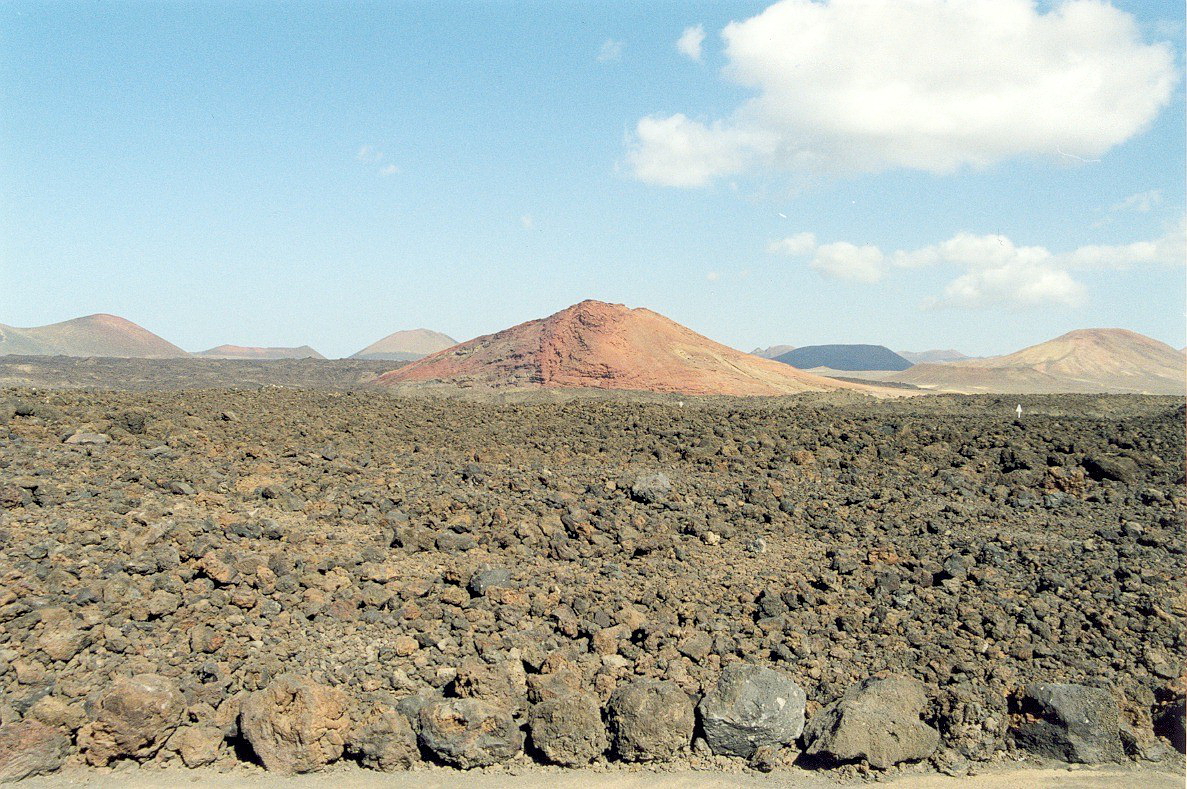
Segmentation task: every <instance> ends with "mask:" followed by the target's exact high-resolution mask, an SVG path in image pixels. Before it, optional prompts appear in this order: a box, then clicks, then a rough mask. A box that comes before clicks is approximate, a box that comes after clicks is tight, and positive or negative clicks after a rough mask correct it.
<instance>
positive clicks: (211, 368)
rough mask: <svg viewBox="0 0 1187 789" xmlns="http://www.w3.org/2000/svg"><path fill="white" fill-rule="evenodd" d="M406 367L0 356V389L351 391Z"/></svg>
mask: <svg viewBox="0 0 1187 789" xmlns="http://www.w3.org/2000/svg"><path fill="white" fill-rule="evenodd" d="M405 364H408V362H399V361H396V362H385V361H374V360H364V359H259V360H253V359H205V358H202V359H196V358H187V359H114V358H94V357H73V356H0V388H13V387H44V388H47V389H86V388H92V387H94V388H102V389H111V388H115V389H122V390H131V391H161V390H177V389H209V388H215V387H226V388H246V389H255V388H257V387H260V386H283V387H289V388H301V389H354V388H357V387H359V386H363V385H365V384H367V383H369V382H371V381H373V380H375V379H376V378H378V377H379V376H380V375H382V374H383V373H386V372H388V371H390V370H393V369H396V368H399V367H401V366H403V365H405Z"/></svg>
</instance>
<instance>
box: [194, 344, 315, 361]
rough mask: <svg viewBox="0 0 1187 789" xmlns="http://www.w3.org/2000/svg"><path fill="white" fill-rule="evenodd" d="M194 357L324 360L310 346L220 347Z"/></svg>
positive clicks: (198, 353)
mask: <svg viewBox="0 0 1187 789" xmlns="http://www.w3.org/2000/svg"><path fill="white" fill-rule="evenodd" d="M194 356H202V357H205V358H207V359H324V358H326V357H324V356H322V355H321V354H320V353H318V352H317V351H315V350H313V349H312V348H310V347H309V346H308V345H302V346H300V347H297V348H254V347H250V346H243V345H220V346H218V347H217V348H211V349H210V350H208V351H198V352H197V353H195V354H194Z"/></svg>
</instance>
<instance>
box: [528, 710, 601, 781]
mask: <svg viewBox="0 0 1187 789" xmlns="http://www.w3.org/2000/svg"><path fill="white" fill-rule="evenodd" d="M528 729H529V731H530V732H531V735H532V745H534V746H535V747H536V749H537V750H539V751H540V753H541V754H543V755H544V758H546V759H548V761H550V762H554V763H556V764H563V765H565V766H567V767H578V766H581V765H583V764H589V762H590V761H592V760H593V759H594V758H596V757H597V756H599V755H600V754H602V753H603V752H604V751H605V750H606V748H607V746H608V745H609V742H608V741H607V739H606V727H605V725H604V724H603V723H602V711H601V708H600V707H599V706H598V702H597V701H596V700H595V699H594V698H593V697H592V696H589V695H587V694H584V693H572V694H567V695H562V696H556V697H554V698H550V699H546V700H545V701H541V702H540V703H538V704H534V705H532V709H531V711H530V712H529V713H528Z"/></svg>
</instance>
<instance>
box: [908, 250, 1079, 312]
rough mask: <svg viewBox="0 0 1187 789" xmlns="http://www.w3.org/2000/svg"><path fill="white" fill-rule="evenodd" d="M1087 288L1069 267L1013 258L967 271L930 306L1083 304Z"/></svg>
mask: <svg viewBox="0 0 1187 789" xmlns="http://www.w3.org/2000/svg"><path fill="white" fill-rule="evenodd" d="M1086 298H1087V291H1086V290H1085V288H1084V286H1083V285H1082V284H1080V283H1079V282H1076V281H1075V280H1073V279H1072V277H1071V275H1070V274H1068V273H1067V272H1066V271H1061V270H1059V269H1056V268H1052V267H1051V266H1046V265H1027V264H1025V263H1021V262H1019V261H1010V262H1008V263H1005V264H1002V265H1000V266H992V267H988V268H979V269H974V270H972V271H969V272H966V273H965V274H962V275H961V276H959V277H957V278H956V279H954V280H952V281H951V282H949V283H948V286H947V287H945V288H944V293H943V295H942V296H940V297H939V298H933V299H928V300H927V301H926V302H925V303H924V306H926V307H964V308H981V307H1008V308H1012V309H1025V308H1028V307H1042V306H1050V305H1054V306H1064V307H1076V306H1079V305H1080V304H1083V303H1084V301H1085V299H1086Z"/></svg>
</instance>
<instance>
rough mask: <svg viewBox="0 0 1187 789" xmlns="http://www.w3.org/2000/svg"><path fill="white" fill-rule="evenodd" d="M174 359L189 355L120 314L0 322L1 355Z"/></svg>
mask: <svg viewBox="0 0 1187 789" xmlns="http://www.w3.org/2000/svg"><path fill="white" fill-rule="evenodd" d="M11 354H21V355H28V356H96V357H119V358H143V359H170V358H177V357H183V356H189V354H188V353H186V352H185V351H183V350H182V349H181V348H178V347H177V346H176V345H174V344H173V343H171V342H168V341H166V340H163V339H162V338H160V337H158V336H157V335H155V334H153V333H152V332H150V331H149V330H148V329H145V328H143V327H141V326H137V325H136V324H135V323H132V322H131V321H130V320H126V319H124V318H121V317H119V316H118V315H106V314H98V315H87V316H86V317H84V318H74V319H73V320H68V321H62V322H61V323H51V324H50V325H48V326H35V327H33V328H31V329H20V328H17V327H15V326H5V325H3V324H0V355H11Z"/></svg>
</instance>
